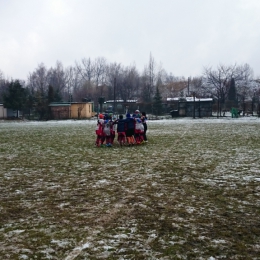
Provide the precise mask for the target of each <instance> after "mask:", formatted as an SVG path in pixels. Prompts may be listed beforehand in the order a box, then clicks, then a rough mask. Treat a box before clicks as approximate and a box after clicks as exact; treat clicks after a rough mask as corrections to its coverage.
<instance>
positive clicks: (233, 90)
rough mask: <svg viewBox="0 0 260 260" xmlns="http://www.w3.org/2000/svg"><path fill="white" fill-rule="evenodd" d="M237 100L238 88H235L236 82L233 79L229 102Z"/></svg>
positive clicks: (230, 85) (230, 86) (229, 90)
mask: <svg viewBox="0 0 260 260" xmlns="http://www.w3.org/2000/svg"><path fill="white" fill-rule="evenodd" d="M236 99H237V91H236V86H235V80H234V78H232V79H231V81H230V83H229V89H228V100H230V101H236Z"/></svg>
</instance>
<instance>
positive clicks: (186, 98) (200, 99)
mask: <svg viewBox="0 0 260 260" xmlns="http://www.w3.org/2000/svg"><path fill="white" fill-rule="evenodd" d="M167 101H186V102H194V97H185V98H180V97H175V98H167ZM198 101H201V102H205V101H213V98H196V97H195V102H198Z"/></svg>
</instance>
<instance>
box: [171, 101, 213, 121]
mask: <svg viewBox="0 0 260 260" xmlns="http://www.w3.org/2000/svg"><path fill="white" fill-rule="evenodd" d="M167 104H168V106H170V107H171V108H173V109H172V110H171V111H170V114H171V116H172V117H178V116H181V117H185V116H187V117H211V116H212V104H213V99H212V98H196V97H186V98H167Z"/></svg>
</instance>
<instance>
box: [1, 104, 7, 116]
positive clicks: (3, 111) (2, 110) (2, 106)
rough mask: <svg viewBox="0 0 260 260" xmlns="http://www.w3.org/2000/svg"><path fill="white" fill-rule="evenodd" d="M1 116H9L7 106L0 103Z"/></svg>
mask: <svg viewBox="0 0 260 260" xmlns="http://www.w3.org/2000/svg"><path fill="white" fill-rule="evenodd" d="M0 118H1V119H3V118H7V108H5V107H4V105H3V104H0Z"/></svg>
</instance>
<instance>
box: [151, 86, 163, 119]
mask: <svg viewBox="0 0 260 260" xmlns="http://www.w3.org/2000/svg"><path fill="white" fill-rule="evenodd" d="M153 100H154V102H153V108H154V112H155V114H156V115H161V114H162V96H161V93H160V91H159V88H158V86H157V87H156V92H155V96H154V98H153Z"/></svg>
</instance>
